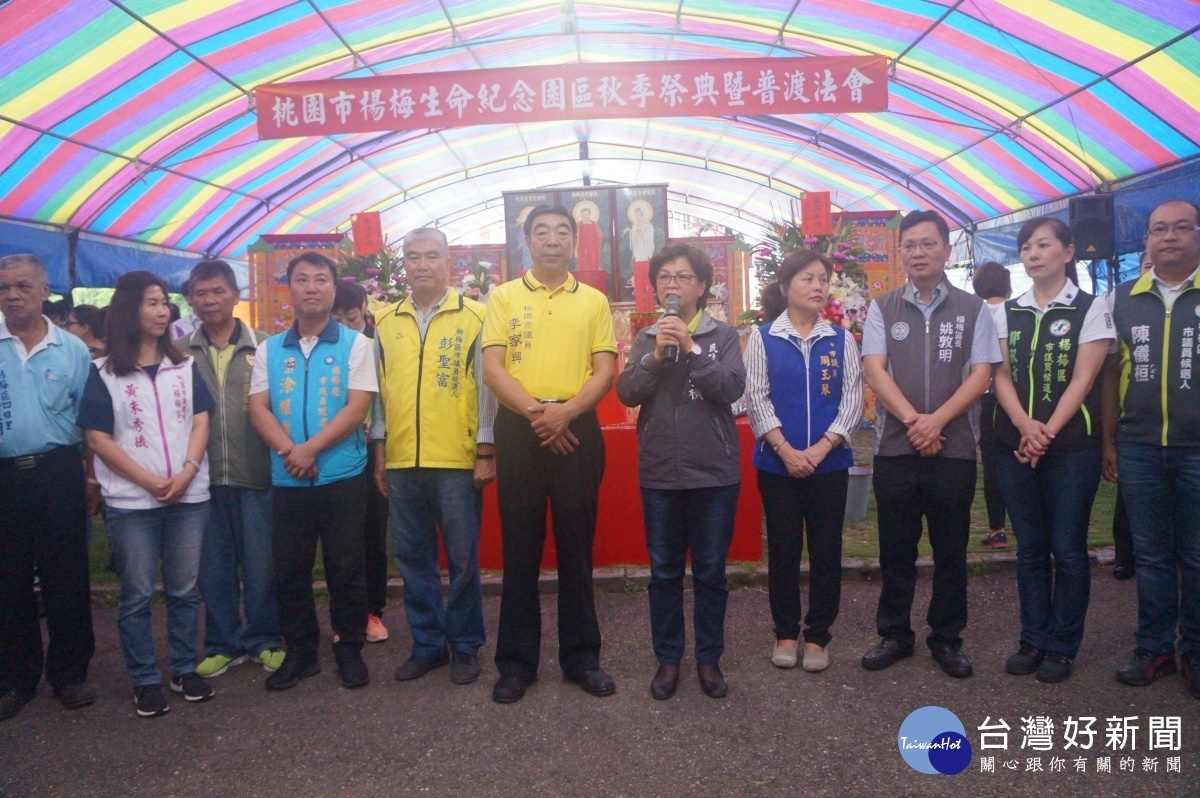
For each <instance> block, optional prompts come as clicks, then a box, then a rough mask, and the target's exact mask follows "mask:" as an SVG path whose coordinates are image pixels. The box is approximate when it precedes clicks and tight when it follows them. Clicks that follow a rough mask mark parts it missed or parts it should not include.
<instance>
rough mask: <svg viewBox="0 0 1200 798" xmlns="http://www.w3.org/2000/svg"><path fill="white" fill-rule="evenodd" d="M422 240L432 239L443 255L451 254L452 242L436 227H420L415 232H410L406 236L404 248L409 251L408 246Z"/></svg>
mask: <svg viewBox="0 0 1200 798" xmlns="http://www.w3.org/2000/svg"><path fill="white" fill-rule="evenodd" d="M422 238H432V239H434V240H435V241H437V242H438V244H439V245H440V246H441V248H442V254H443V255H447V256H448V255H449V254H450V241H449V239H447V238H446V234H445V233H443V232H442V231H441V230H439V229H437V228H436V227H418V228H417V229H415V230H409V231H408V232H407V233H405V234H404V248H405V249H408V245H409V244H411V243H412V242H414V241H419V240H420V239H422Z"/></svg>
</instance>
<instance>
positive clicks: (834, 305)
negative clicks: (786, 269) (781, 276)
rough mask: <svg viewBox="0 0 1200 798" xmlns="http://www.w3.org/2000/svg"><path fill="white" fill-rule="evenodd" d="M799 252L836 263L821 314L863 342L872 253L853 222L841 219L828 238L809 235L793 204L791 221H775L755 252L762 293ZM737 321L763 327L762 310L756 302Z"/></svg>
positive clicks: (826, 236)
mask: <svg viewBox="0 0 1200 798" xmlns="http://www.w3.org/2000/svg"><path fill="white" fill-rule="evenodd" d="M798 249H811V250H813V251H815V252H819V253H821V254H822V255H825V256H826V257H828V258H829V259H830V260H831V261H833V272H834V274H833V278H832V279H831V280H830V283H829V304H828V305H827V306H826V307H825V309H824V310H823V311H822V313H821V315H822V316H823V317H824V318H825V319H827V320H828V321H829V322H830V323H832V324H837V325H839V326H841V327H844V328H846V329H848V330H850V331H851V332H852V333H854V334H855V337H856V338H860V339H861V335H862V324H863V321H864V320H865V319H866V315H867V305H868V303H869V301H868V298H869V294H868V292H867V288H866V285H865V284H864V280H865V279H866V276H865V274H864V272H863V267H862V263H861V261H862V259H863V258H864V257H866V256H868V255H871V254H872V253H870V252H869V251H868V250H866V249H864V248H863V247H862V246H861V245H860V243H859V241H858V236H857V234H856V231H855V227H854V223H853V222H851V221H850V220H849V219H839V220H838V221H837V222H836V224H835V225H834V228H833V232H832V233H830V234H829V235H823V236H806V235H804V233H803V232H802V231H801V227H800V220H799V218H798V214H797V208H796V206H795V205H793V206H792V208H791V213H790V215H789V218H786V219H782V220H779V221H775V222H772V223H771V230H770V233H769V235H768V236H767V239H766V240H765V241H763V242H761V243H759V244H758V245H757V246H755V247H754V249H753V252H754V257H755V269H756V271H757V273H758V286H759V290H760V291H761V289H762V288H764V287H766V286H767V285H769V284H771V283H773V282H774V281H775V275H776V274H778V272H779V267H780V265H782V263H783V259H784V258H785V257H787V255H788V254H789V253H791V252H795V251H796V250H798ZM738 321H739V322H740V323H741V324H743V325H746V326H747V327H749V326H752V325H754V324H761V323H762V322H763V318H762V309H761V308H760V307H758V306H757V303H756V306H755V307H753V308H751V309H750V310H748V311H746V312H745V313H743V314H741V315H740V316H739V317H738Z"/></svg>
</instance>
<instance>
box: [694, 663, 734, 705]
mask: <svg viewBox="0 0 1200 798" xmlns="http://www.w3.org/2000/svg"><path fill="white" fill-rule="evenodd" d="M696 676H697V677H699V679H700V689H701V690H703V691H704V694H705V695H706V696H708V697H709V698H724V697H725V695H726V694H727V693H728V692H729V685H728V684H727V683H726V682H725V676H724V675H723V674H722V673H721V668H720V667H719V666H717V665H697V666H696Z"/></svg>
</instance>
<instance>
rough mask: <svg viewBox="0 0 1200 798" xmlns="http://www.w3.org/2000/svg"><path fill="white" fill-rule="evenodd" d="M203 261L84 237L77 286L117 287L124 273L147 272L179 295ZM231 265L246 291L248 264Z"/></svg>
mask: <svg viewBox="0 0 1200 798" xmlns="http://www.w3.org/2000/svg"><path fill="white" fill-rule="evenodd" d="M200 260H201V257H200V256H199V255H194V254H190V253H189V254H184V253H180V252H171V251H167V250H161V249H157V248H152V247H145V246H141V245H138V244H132V243H124V242H122V243H115V242H113V241H111V240H106V239H100V238H93V237H90V236H89V235H88V234H86V233H82V234H80V236H79V242H78V244H76V247H75V285H77V286H81V287H86V288H111V287H112V286H114V285H116V284H117V278H118V277H120V276H121V275H122V274H124V273H125V272H130V271H134V270H136V269H144V270H145V271H148V272H153V273H154V274H157V275H158V276H159V277H161V278H163V279H164V280H166V281H167V286H168V287H170V289H171V290H172V291H180V290H182V288H183V283H184V281H185V280H187V278H188V272H190V271H191V269H192V267H193V266H195V265H196V264H197V263H199V262H200ZM229 265H230V266H231V267H233V273H234V276H236V277H237V281H238V286H239V287H241V288H245V287H246V286H247V285H248V284H249V275H248V273H247V270H246V264H244V263H239V262H237V261H229Z"/></svg>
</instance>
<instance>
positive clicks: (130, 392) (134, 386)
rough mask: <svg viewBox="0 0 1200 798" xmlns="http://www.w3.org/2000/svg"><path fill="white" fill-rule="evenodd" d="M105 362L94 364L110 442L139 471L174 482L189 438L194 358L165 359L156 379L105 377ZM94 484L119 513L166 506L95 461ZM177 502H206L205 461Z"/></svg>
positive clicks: (203, 458) (135, 374)
mask: <svg viewBox="0 0 1200 798" xmlns="http://www.w3.org/2000/svg"><path fill="white" fill-rule="evenodd" d="M107 362H108V358H106V357H102V358H99V359H98V360H96V361H95V364H96V368H97V369H98V370H99V372H100V379H102V380H104V384H105V385H106V386H107V387H108V392H109V394H110V395H111V396H112V402H113V440H115V441H116V443H117V445H118V446H120V447H121V448H122V449H124V450H125V452H126V453H127V454H128V455H129V456H130V457H132V458H133V460H134V462H136V463H137V464H138V465H139V466H141V467H142V468H144V469H146V470H147V471H149V472H150V473H151V474H154V475H156V476H160V477H173V476H175V475H176V474H178V473H179V471H180V470H181V469H182V468H183V467H184V466H183V461H184V460H186V459H187V446H188V438H189V437H191V434H192V396H193V393H192V358H191V357H188V358H187V359H185V360H184V361H183V362H182V363H178V364H176V363H172V362H171V361H170V359H169V358H163V361H162V365H160V366H159V367H158V374H157V375H156V377H155V379H154V380H151V379H150V377H149V375H147V374H146V372H145V371H144V370H142V369H140V368H139V369H135V370H134V371H132V372H130V373H129V374H126V375H124V376H117V375H116V374H112V373H110V372H108V371H107V370H106V369H105V368H104V366H105V364H106V363H107ZM96 479H97V480H98V481H99V482H100V491H101V493H103V495H104V501H105V503H106V504H108V505H109V506H110V507H118V508H120V509H123V510H150V509H155V508H158V507H165V506H166V505H164V504H163V503H162V502H160V501H158V499H156V498H154V496H152V495H151V494H150V493H149V492H148V491H147V490H146V489H145V488H143V487H142V486H140V485H137V484H135V483H133V482H130V481H129V480H127V479H125V478H124V477H121V476H118V475H117V474H115V473H113V471H112V470H111V469H110V468H109V467H108V465H106V464H105V462H104V461H103V460H102V459H101V458H99V457H97V458H96ZM180 501H182V502H184V503H185V504H194V503H196V502H204V501H208V457H207V455H201V458H200V471H199V473H197V474H196V476H195V477H194V478H193V479H192V483H191V484H190V485H188V489H187V491H186V492H185V493H184V494H183V498H182V499H180Z"/></svg>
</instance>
